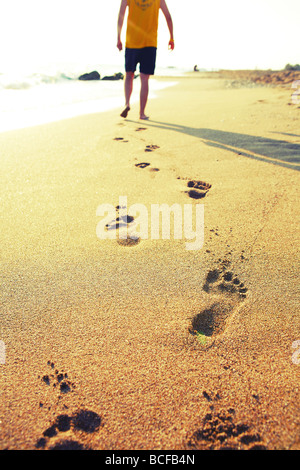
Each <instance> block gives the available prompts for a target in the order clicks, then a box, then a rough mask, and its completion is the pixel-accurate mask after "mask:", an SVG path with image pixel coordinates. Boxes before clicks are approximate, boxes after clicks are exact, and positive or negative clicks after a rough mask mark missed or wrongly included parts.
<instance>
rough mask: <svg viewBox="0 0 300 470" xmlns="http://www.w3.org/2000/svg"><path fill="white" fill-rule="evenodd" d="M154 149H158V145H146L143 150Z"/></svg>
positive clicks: (149, 150) (150, 150)
mask: <svg viewBox="0 0 300 470" xmlns="http://www.w3.org/2000/svg"><path fill="white" fill-rule="evenodd" d="M156 149H159V146H158V145H146V148H145V152H153V150H156Z"/></svg>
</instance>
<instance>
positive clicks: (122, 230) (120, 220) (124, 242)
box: [105, 206, 141, 247]
mask: <svg viewBox="0 0 300 470" xmlns="http://www.w3.org/2000/svg"><path fill="white" fill-rule="evenodd" d="M124 209H125V208H124V207H120V206H116V213H117V217H116V218H115V219H114V220H112V221H111V222H109V223H108V224H106V226H105V228H106V230H118V232H119V236H118V238H117V243H118V244H119V245H121V246H128V247H132V246H136V245H138V244H139V243H140V241H141V239H140V237H139V235H138V234H137V233H136V232H135V231H134V229H133V228H131V227H130V225H129V224H132V223H133V222H134V217H132V216H131V215H128V214H123V213H122V214H120V211H122V212H124Z"/></svg>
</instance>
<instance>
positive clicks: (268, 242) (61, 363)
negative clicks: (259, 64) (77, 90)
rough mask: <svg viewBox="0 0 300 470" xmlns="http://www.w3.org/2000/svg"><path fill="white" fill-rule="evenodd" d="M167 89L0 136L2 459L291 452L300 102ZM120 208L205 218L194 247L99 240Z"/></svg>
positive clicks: (184, 82) (248, 92) (246, 90)
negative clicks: (182, 210)
mask: <svg viewBox="0 0 300 470" xmlns="http://www.w3.org/2000/svg"><path fill="white" fill-rule="evenodd" d="M161 80H164V79H163V78H161ZM167 80H168V81H170V79H169V78H168V79H167ZM174 80H175V81H176V82H177V83H176V85H174V86H172V87H170V88H168V89H165V90H163V91H161V92H157V93H156V94H157V98H156V99H152V100H150V101H149V103H148V109H147V111H148V113H149V114H150V120H149V121H147V122H146V121H139V120H138V107H137V105H136V106H133V107H132V109H131V110H130V112H129V114H128V116H127V119H125V120H124V119H122V118H121V117H120V116H119V114H120V112H121V111H122V104H121V106H120V110H113V111H110V112H106V113H100V114H96V115H88V116H81V117H77V118H73V119H70V120H66V121H61V122H56V123H51V124H47V125H42V126H37V127H34V128H28V129H23V130H18V131H10V132H6V133H3V134H1V135H0V148H1V188H0V198H1V217H0V229H1V266H0V270H1V329H0V340H2V341H3V342H4V343H5V351H6V357H5V364H0V380H1V389H0V390H1V392H0V393H1V400H0V422H1V423H0V448H1V449H37V448H39V449H51V448H91V449H99V450H101V449H113V450H119V449H132V450H139V449H166V450H168V449H221V448H234V449H251V448H258V449H259V448H262V449H299V447H300V445H299V371H300V364H298V356H297V350H296V349H295V341H298V340H300V330H299V316H298V311H299V310H298V307H299V279H298V275H299V196H298V194H297V193H298V189H299V186H300V185H299V168H300V167H299V155H300V131H299V105H297V104H295V103H292V102H291V95H292V93H293V91H295V90H293V89H292V88H291V86H290V85H288V86H287V85H286V86H285V87H279V86H272V87H267V86H250V85H249V84H245V83H244V82H240V85H238V84H239V82H236V77H235V78H234V83H233V82H232V81H229V80H228V78H226V77H225V78H224V77H223V78H220V77H218V76H217V75H216V76H215V77H214V76H212V77H206V78H205V76H203V75H202V74H198V75H197V74H194V75H191V76H187V77H183V78H180V79H178V78H176V79H174ZM134 86H138V83H137V82H135V84H134ZM150 86H151V84H150ZM199 181H200V182H201V184H200V183H199V184H198V183H197V182H199ZM190 182H194V183H190ZM197 184H198V185H199V187H198V188H197ZM195 185H196V186H195ZM200 186H201V187H200ZM191 191H195V192H196V193H197V191H198V192H201V191H202V194H201V197H199V199H197V198H196V199H195V198H194V197H191V196H193V195H194V196H195V194H196V193H193V192H191ZM119 196H126V197H127V199H128V205H129V206H130V205H132V204H135V203H139V204H144V205H145V206H146V207H147V208H150V206H151V205H152V204H157V203H158V204H163V203H165V204H168V205H170V206H171V205H172V204H174V203H177V204H180V205H181V206H182V207H183V205H184V204H193V208H194V207H195V206H196V205H197V204H202V205H204V211H205V230H204V235H205V241H204V246H203V247H202V248H201V249H199V250H194V251H189V250H186V246H185V240H174V239H170V240H162V239H159V240H151V239H148V240H145V239H138V238H136V239H135V242H136V243H135V242H133V243H131V242H130V240H129V242H128V243H127V242H126V240H122V241H121V242H120V240H118V241H119V242H120V243H118V241H117V240H100V239H99V238H98V237H97V235H96V227H97V224H98V222H99V220H100V218H99V217H97V215H96V211H97V208H98V206H99V205H101V204H104V203H107V204H112V205H113V206H114V207H116V206H117V205H118V204H119ZM293 345H294V346H293ZM298 348H299V347H298Z"/></svg>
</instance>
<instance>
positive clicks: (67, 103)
mask: <svg viewBox="0 0 300 470" xmlns="http://www.w3.org/2000/svg"><path fill="white" fill-rule="evenodd" d="M33 70H34V71H32V70H27V71H23V72H20V71H17V72H16V71H3V72H1V70H0V132H5V131H9V130H13V129H20V128H25V127H31V126H36V125H39V124H44V123H48V122H53V121H59V120H62V119H68V118H71V117H74V116H79V115H83V114H91V113H99V112H104V111H107V110H110V109H114V108H119V109H120V110H121V109H122V108H123V106H124V82H123V81H122V80H116V81H106V80H96V81H81V80H78V77H79V76H80V75H81V74H83V73H86V72H91V71H93V70H97V71H98V72H99V73H100V75H101V78H103V77H104V76H107V75H114V74H115V73H119V72H121V73H124V71H123V70H120V67H119V66H112V65H106V66H101V67H99V66H95V67H92V66H89V68H81V69H79V68H75V67H73V68H72V67H62V68H60V69H58V68H55V67H53V66H52V67H48V68H47V67H44V68H43V69H41V70H39V71H36V70H37V69H33ZM186 71H187V70H185V69H179V68H175V67H170V68H157V70H156V75H159V76H164V77H167V76H169V77H173V78H174V77H179V76H182V75H183V74H184V73H185V72H186ZM174 83H175V82H174V81H170V82H168V81H167V80H166V81H164V82H159V81H158V80H156V79H155V77H153V78H151V86H150V96H149V98H151V99H153V98H155V96H156V95H155V92H156V91H158V90H161V89H162V88H165V87H168V86H171V85H173V84H174ZM138 100H139V84H136V86H134V88H133V95H132V103H134V102H138Z"/></svg>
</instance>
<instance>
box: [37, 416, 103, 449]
mask: <svg viewBox="0 0 300 470" xmlns="http://www.w3.org/2000/svg"><path fill="white" fill-rule="evenodd" d="M101 421H102V420H101V416H99V415H98V414H97V413H95V412H94V411H90V410H79V411H77V412H76V413H74V414H73V415H72V416H68V415H59V416H57V417H56V420H55V422H54V424H52V425H51V426H50V427H49V428H48V429H46V430H45V431H44V432H43V437H42V438H40V439H39V440H38V441H37V443H36V445H35V447H36V448H37V449H45V448H46V446H47V444H48V441H49V440H50V439H53V438H54V437H55V438H56V437H59V435H60V433H65V432H68V431H72V430H74V431H75V432H76V431H82V432H84V433H86V434H93V433H95V432H97V431H98V430H99V428H100V426H101ZM50 450H88V448H87V447H86V446H85V445H84V444H82V443H81V442H78V441H77V440H73V439H63V440H59V441H57V442H55V443H54V444H53V445H52V446H50Z"/></svg>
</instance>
